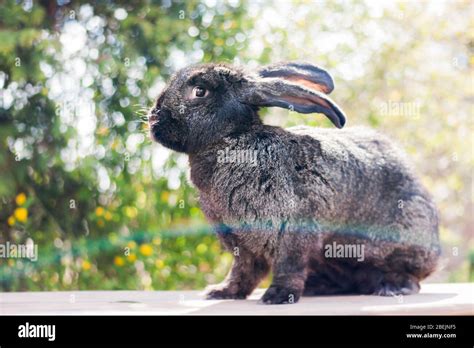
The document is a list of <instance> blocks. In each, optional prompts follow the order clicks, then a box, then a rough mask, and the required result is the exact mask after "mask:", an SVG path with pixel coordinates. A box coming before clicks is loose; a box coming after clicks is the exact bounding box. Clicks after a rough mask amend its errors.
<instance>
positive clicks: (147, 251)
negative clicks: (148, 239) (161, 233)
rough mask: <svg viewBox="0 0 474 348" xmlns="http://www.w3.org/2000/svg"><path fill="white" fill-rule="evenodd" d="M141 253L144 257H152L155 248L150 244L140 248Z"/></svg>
mask: <svg viewBox="0 0 474 348" xmlns="http://www.w3.org/2000/svg"><path fill="white" fill-rule="evenodd" d="M140 253H141V254H142V255H143V256H151V255H152V254H153V248H152V247H151V245H150V244H143V245H141V246H140Z"/></svg>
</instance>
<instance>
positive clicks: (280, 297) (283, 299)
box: [261, 285, 301, 304]
mask: <svg viewBox="0 0 474 348" xmlns="http://www.w3.org/2000/svg"><path fill="white" fill-rule="evenodd" d="M300 296H301V291H297V290H295V289H290V288H286V287H282V286H275V285H272V286H270V287H269V288H268V289H267V291H265V294H263V297H262V299H261V302H262V303H265V304H285V303H296V302H298V300H299V298H300Z"/></svg>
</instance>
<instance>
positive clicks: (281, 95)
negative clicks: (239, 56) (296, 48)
mask: <svg viewBox="0 0 474 348" xmlns="http://www.w3.org/2000/svg"><path fill="white" fill-rule="evenodd" d="M258 75H259V76H258V78H257V79H256V80H255V81H254V82H255V87H254V88H253V89H252V90H251V92H250V95H248V100H247V102H248V103H249V104H253V105H255V106H279V107H282V108H286V109H290V110H294V111H297V112H301V113H304V114H309V113H313V112H316V113H322V114H324V115H326V116H327V117H328V118H329V119H330V120H331V122H332V123H333V124H334V125H335V126H336V127H338V128H342V127H343V126H344V124H345V123H346V117H345V115H344V113H343V112H342V110H341V109H340V108H339V107H338V106H337V104H336V103H335V102H333V101H332V100H331V99H330V98H329V97H328V96H327V95H326V93H330V92H331V91H332V90H333V88H334V84H333V82H332V78H331V76H329V74H328V73H327V72H325V71H324V70H322V69H320V68H317V67H315V66H313V65H309V64H299V63H291V64H284V65H282V64H277V65H273V66H270V67H266V68H264V69H262V70H260V71H259V73H258Z"/></svg>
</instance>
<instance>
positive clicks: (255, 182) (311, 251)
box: [150, 63, 440, 303]
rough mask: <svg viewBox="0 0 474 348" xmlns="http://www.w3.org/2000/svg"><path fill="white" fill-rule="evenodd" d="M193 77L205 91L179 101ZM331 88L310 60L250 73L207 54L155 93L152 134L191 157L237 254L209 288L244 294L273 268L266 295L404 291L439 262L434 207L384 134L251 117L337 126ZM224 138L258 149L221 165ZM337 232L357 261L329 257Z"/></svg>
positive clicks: (222, 234)
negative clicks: (360, 250)
mask: <svg viewBox="0 0 474 348" xmlns="http://www.w3.org/2000/svg"><path fill="white" fill-rule="evenodd" d="M302 79H304V80H305V81H308V83H312V85H306V87H305V85H302V84H301V83H302V82H301V80H302ZM195 85H200V86H204V87H206V88H207V89H209V90H210V91H211V94H210V95H209V96H208V97H207V98H203V99H199V100H189V99H187V98H186V95H188V93H189V90H190V88H192V87H193V86H195ZM307 86H310V87H311V88H307ZM318 86H321V89H319V90H318V88H319V87H318ZM313 87H314V88H313ZM332 89H333V82H332V79H331V78H330V76H329V75H328V74H327V73H326V72H325V71H324V70H322V69H320V68H317V67H314V66H312V65H309V64H301V63H291V64H278V65H273V66H270V67H265V68H263V69H262V70H260V72H256V73H248V72H245V71H244V70H241V69H238V68H235V67H232V66H227V65H222V64H209V65H199V66H192V67H189V68H186V69H184V70H182V71H180V72H179V73H178V74H177V75H176V76H175V77H174V78H173V79H172V80H171V81H170V83H169V87H168V88H167V89H166V90H165V91H164V92H163V93H162V95H161V96H160V97H159V98H158V101H157V104H156V106H155V108H154V109H153V110H152V112H151V116H150V124H151V134H152V136H153V138H154V139H155V140H157V141H159V142H160V143H162V144H163V145H165V146H167V147H169V148H171V149H174V150H176V151H181V152H185V153H187V154H188V155H189V162H190V165H191V179H192V181H193V183H194V184H195V185H196V187H197V188H198V189H199V192H200V201H201V206H202V209H203V211H204V212H205V214H206V216H207V217H208V219H209V220H210V221H211V222H212V223H214V224H215V226H216V231H217V234H218V236H219V238H220V240H221V241H222V243H223V245H224V246H225V247H226V248H227V249H228V250H230V251H231V252H233V253H234V254H237V256H236V257H235V259H234V264H233V266H232V269H231V271H230V273H229V275H228V276H227V278H226V280H225V281H224V282H223V283H222V284H220V285H218V286H215V287H214V289H211V290H210V291H209V293H208V297H209V298H245V297H246V296H248V295H249V294H250V293H251V292H252V291H253V289H254V288H255V287H257V285H258V284H259V282H260V281H261V280H262V279H263V278H264V277H265V276H266V275H267V274H268V272H269V271H270V270H273V282H272V285H271V286H270V288H269V289H268V290H267V291H266V293H265V294H264V296H263V298H262V300H263V302H265V303H291V302H296V301H297V300H298V298H299V297H300V296H301V295H302V294H303V293H304V294H307V295H317V294H343V293H360V294H378V295H396V294H409V293H413V292H417V291H418V290H419V281H420V280H421V279H423V278H425V277H426V276H427V275H429V274H430V273H431V272H432V271H433V270H434V269H435V266H436V261H437V259H438V256H439V253H440V247H439V241H438V218H437V213H436V208H435V206H434V204H433V203H432V201H431V199H430V197H429V195H428V194H427V192H426V191H425V189H424V188H423V187H422V186H421V184H420V183H419V181H418V180H417V179H416V177H415V176H414V174H413V171H412V170H411V169H410V168H409V166H408V165H407V164H406V163H405V160H404V159H403V155H402V154H401V153H400V152H399V151H398V150H397V149H396V148H395V146H394V145H393V144H392V143H391V142H390V141H389V140H388V139H387V138H385V137H384V136H382V135H380V134H378V133H376V132H374V131H372V130H370V129H365V128H349V129H347V130H331V129H318V128H310V127H297V128H293V129H287V130H284V129H282V128H279V127H271V126H267V125H264V124H262V122H261V120H260V118H259V116H258V109H259V107H262V106H280V107H288V108H292V109H294V110H296V111H299V112H320V113H324V114H325V115H326V116H328V117H329V118H330V119H331V121H332V122H333V123H334V124H335V125H336V126H338V127H342V126H343V125H344V122H345V117H344V114H343V113H342V111H341V110H340V109H339V108H338V107H337V105H336V104H335V103H334V102H333V101H332V100H331V99H329V98H328V97H327V95H326V93H330V92H331V91H332ZM180 111H181V112H180ZM226 148H227V149H228V150H255V151H257V165H256V166H252V165H250V164H249V163H220V162H219V161H218V160H217V158H218V151H219V150H223V149H226ZM333 242H336V243H339V244H347V243H350V244H360V245H364V246H365V255H364V261H363V262H360V261H357V260H356V259H354V258H327V257H325V254H324V250H325V246H326V245H328V244H331V243H333Z"/></svg>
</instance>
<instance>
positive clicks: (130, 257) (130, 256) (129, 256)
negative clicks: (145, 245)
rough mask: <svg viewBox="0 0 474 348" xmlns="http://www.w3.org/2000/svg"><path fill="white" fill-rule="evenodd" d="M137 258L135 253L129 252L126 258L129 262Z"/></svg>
mask: <svg viewBox="0 0 474 348" xmlns="http://www.w3.org/2000/svg"><path fill="white" fill-rule="evenodd" d="M136 259H137V255H135V254H130V255H128V256H127V260H128V261H130V262H134V261H135V260H136Z"/></svg>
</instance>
